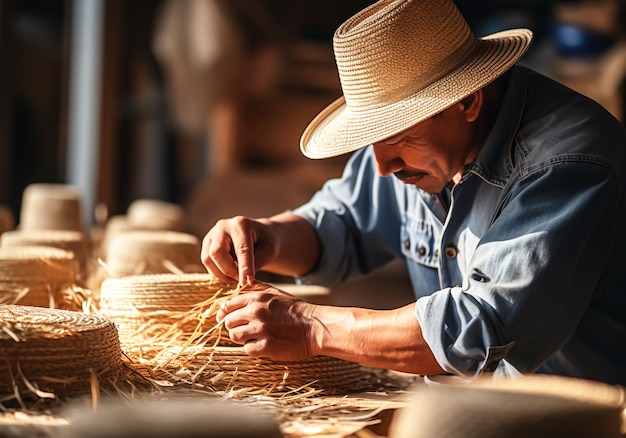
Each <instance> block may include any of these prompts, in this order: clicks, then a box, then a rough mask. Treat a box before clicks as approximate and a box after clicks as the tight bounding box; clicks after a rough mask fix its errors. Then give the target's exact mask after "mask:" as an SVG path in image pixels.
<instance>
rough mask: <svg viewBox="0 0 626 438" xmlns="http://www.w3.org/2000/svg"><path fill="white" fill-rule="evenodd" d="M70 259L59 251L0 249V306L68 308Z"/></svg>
mask: <svg viewBox="0 0 626 438" xmlns="http://www.w3.org/2000/svg"><path fill="white" fill-rule="evenodd" d="M75 272H76V271H75V262H74V255H73V254H72V253H71V252H69V251H65V250H62V249H59V248H51V247H46V246H19V247H8V248H5V247H2V248H0V304H3V303H4V304H22V305H28V306H40V307H51V308H54V307H61V308H71V307H72V306H73V303H71V302H69V301H68V299H67V292H68V290H69V289H71V288H72V287H73V285H74V279H75V275H76V274H75Z"/></svg>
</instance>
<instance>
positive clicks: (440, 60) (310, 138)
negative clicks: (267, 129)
mask: <svg viewBox="0 0 626 438" xmlns="http://www.w3.org/2000/svg"><path fill="white" fill-rule="evenodd" d="M531 41H532V32H531V31H530V30H527V29H516V30H509V31H504V32H499V33H497V34H493V35H490V36H487V37H483V38H476V37H475V36H474V35H473V33H472V32H471V30H470V28H469V25H468V24H467V22H466V21H465V19H464V18H463V17H462V15H461V13H460V11H459V10H458V9H457V8H456V6H455V5H454V3H453V2H452V0H381V1H379V2H377V3H375V4H373V5H371V6H369V7H368V8H366V9H364V10H363V11H361V12H359V13H357V14H356V15H354V16H353V17H352V18H350V19H348V20H347V21H346V22H344V23H343V24H342V25H341V26H340V27H339V28H338V29H337V31H336V32H335V35H334V40H333V45H334V51H335V59H336V62H337V68H338V71H339V78H340V80H341V87H342V89H343V94H344V96H343V97H341V98H339V99H338V100H336V101H335V102H333V103H332V104H330V105H329V106H328V107H326V108H325V109H324V110H322V112H321V113H320V114H318V116H317V117H315V118H314V119H313V121H312V122H311V123H310V124H309V126H308V127H307V128H306V129H305V131H304V133H303V134H302V137H301V139H300V149H301V150H302V153H303V154H304V155H305V156H307V157H309V158H328V157H333V156H336V155H341V154H345V153H348V152H352V151H355V150H357V149H359V148H362V147H365V146H368V145H370V144H372V143H375V142H378V141H381V140H383V139H385V138H388V137H390V136H392V135H395V134H397V133H399V132H401V131H403V130H405V129H407V128H409V127H410V126H412V125H415V124H417V123H419V122H421V121H423V120H425V119H427V118H429V117H431V116H433V115H435V114H437V113H439V112H441V111H443V110H445V109H446V108H448V107H450V106H452V105H453V104H454V103H456V102H459V101H461V100H462V99H464V98H465V97H467V96H468V95H470V94H472V93H473V92H475V91H477V90H479V89H480V88H482V87H484V86H486V85H487V84H489V83H490V82H492V81H493V80H495V79H496V78H498V77H499V76H501V75H502V74H503V73H504V72H506V71H507V70H508V69H509V68H510V67H512V66H513V64H515V62H517V61H518V60H519V59H520V58H521V57H522V55H523V54H524V53H525V52H526V50H527V49H528V47H529V45H530V43H531Z"/></svg>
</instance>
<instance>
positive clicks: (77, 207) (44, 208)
mask: <svg viewBox="0 0 626 438" xmlns="http://www.w3.org/2000/svg"><path fill="white" fill-rule="evenodd" d="M19 228H21V229H24V230H42V229H43V230H73V231H83V218H82V200H81V196H80V194H79V193H78V191H77V189H76V188H75V187H74V186H71V185H67V184H45V183H37V184H30V185H28V186H27V187H26V188H25V189H24V192H23V194H22V207H21V210H20V224H19Z"/></svg>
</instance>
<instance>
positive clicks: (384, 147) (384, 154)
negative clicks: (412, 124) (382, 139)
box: [374, 143, 404, 176]
mask: <svg viewBox="0 0 626 438" xmlns="http://www.w3.org/2000/svg"><path fill="white" fill-rule="evenodd" d="M394 149H395V148H394V145H388V144H386V143H376V144H374V155H375V156H376V169H377V171H378V174H379V175H380V176H388V175H391V174H392V173H395V172H398V171H400V170H402V169H404V161H403V160H402V158H400V156H399V155H398V154H397V153H396V151H395V150H394Z"/></svg>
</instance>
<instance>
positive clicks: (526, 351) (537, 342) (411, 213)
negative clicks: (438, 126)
mask: <svg viewBox="0 0 626 438" xmlns="http://www.w3.org/2000/svg"><path fill="white" fill-rule="evenodd" d="M625 189H626V132H625V130H624V128H623V126H622V125H621V124H620V123H619V122H618V121H617V120H616V119H614V118H613V117H611V116H610V115H609V114H608V113H607V112H606V111H605V110H604V109H602V108H601V107H600V106H599V105H598V104H596V103H595V102H593V101H591V100H590V99H587V98H585V97H583V96H581V95H579V94H577V93H575V92H573V91H572V90H569V89H568V88H566V87H563V86H562V85H560V84H558V83H556V82H554V81H552V80H550V79H548V78H546V77H544V76H541V75H539V74H538V73H535V72H533V71H531V70H528V69H526V68H524V67H521V66H516V67H514V68H513V70H512V74H511V76H510V79H509V85H508V88H507V91H506V94H505V97H504V101H503V103H502V106H501V108H500V112H499V115H498V118H497V120H496V123H495V125H494V127H493V128H492V130H491V132H490V134H489V136H488V138H487V140H486V142H485V144H484V145H483V147H482V149H481V151H480V153H479V154H478V156H477V158H476V159H475V160H474V162H473V163H472V164H471V165H469V166H468V167H467V169H466V170H465V172H464V174H463V177H462V179H461V181H460V182H459V183H458V184H457V185H455V186H454V188H453V189H452V190H444V192H443V193H441V194H428V193H426V192H424V191H422V190H420V189H418V188H417V187H415V186H411V185H405V184H403V183H402V182H400V181H399V180H398V179H397V178H395V177H393V176H389V177H381V176H379V175H378V174H377V171H376V162H375V158H374V154H373V150H372V148H371V147H368V148H364V149H361V150H359V151H357V152H355V153H354V154H353V155H352V156H351V157H350V160H349V162H348V164H347V165H346V168H345V171H344V173H343V175H342V177H341V178H338V179H334V180H331V181H329V182H327V183H326V184H325V185H324V187H323V188H322V189H321V190H320V191H319V192H318V193H316V194H315V195H314V196H313V198H312V199H311V200H310V201H309V202H308V203H307V204H305V205H303V206H301V207H299V208H297V209H295V210H294V212H295V213H296V214H298V215H301V216H302V217H304V218H305V219H307V220H308V221H309V222H310V223H311V224H312V225H313V226H314V227H315V228H316V230H317V233H318V235H319V238H320V242H321V245H322V253H321V257H320V260H319V262H318V265H317V266H316V268H315V269H314V271H313V272H311V273H309V274H307V275H306V276H303V277H302V278H301V281H303V282H307V283H318V284H319V283H321V284H326V285H331V284H333V283H334V282H337V281H344V280H348V279H350V278H354V277H356V276H362V275H365V274H367V273H370V272H372V271H373V270H375V269H376V268H378V267H380V266H382V265H384V264H386V263H387V262H389V261H390V260H391V259H393V258H396V257H400V258H402V259H404V260H405V261H406V263H407V267H408V271H409V274H410V277H411V280H412V284H413V289H414V292H415V296H416V298H417V300H416V304H415V311H416V317H417V318H418V320H419V322H420V324H421V326H422V329H423V336H424V338H425V340H426V342H427V343H428V345H429V346H430V348H431V349H432V351H433V353H434V355H435V357H436V359H437V361H438V362H439V364H440V365H441V366H442V368H443V369H444V370H446V371H447V372H449V373H453V374H458V375H465V376H474V375H478V374H482V373H485V372H493V373H495V374H496V375H497V374H508V375H512V374H518V373H534V372H538V373H550V374H558V375H566V376H573V377H581V378H588V379H593V380H600V381H605V382H610V383H621V384H626V250H625V248H626V207H625V200H626V198H625ZM384 293H385V292H384V291H381V294H384Z"/></svg>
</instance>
